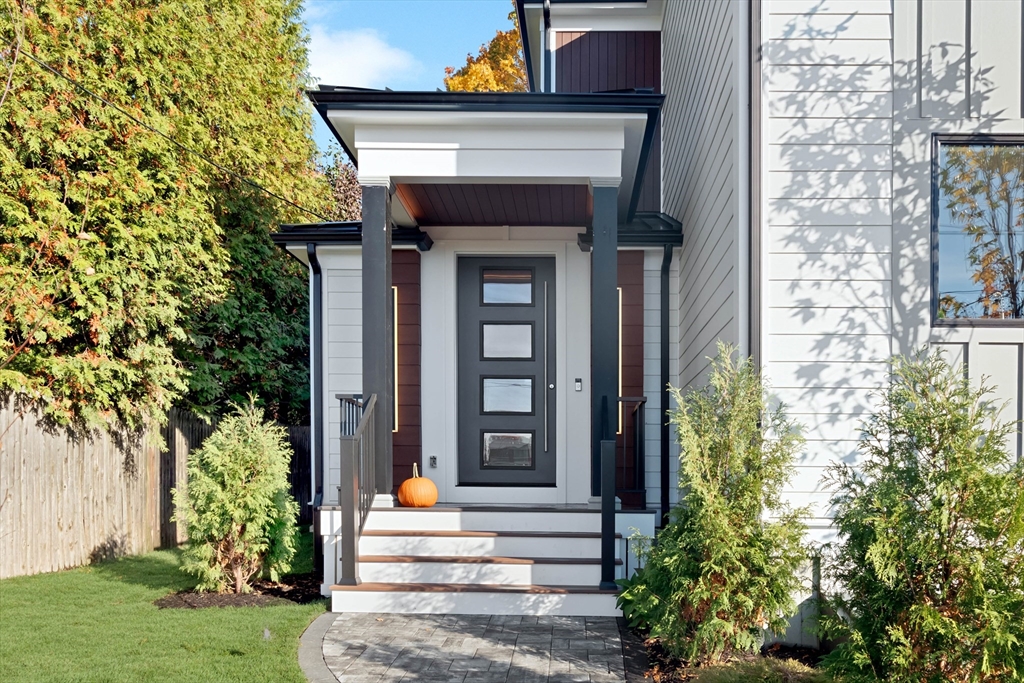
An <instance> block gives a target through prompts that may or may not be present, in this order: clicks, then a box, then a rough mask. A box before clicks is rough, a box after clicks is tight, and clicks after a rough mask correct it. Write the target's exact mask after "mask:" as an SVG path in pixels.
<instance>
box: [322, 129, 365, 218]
mask: <svg viewBox="0 0 1024 683" xmlns="http://www.w3.org/2000/svg"><path fill="white" fill-rule="evenodd" d="M319 170H320V172H321V173H322V174H323V175H324V177H325V178H326V179H327V184H328V185H329V186H330V188H331V202H330V207H329V208H328V209H327V212H328V216H329V217H330V219H331V220H335V221H357V220H359V219H360V218H361V217H362V214H363V188H362V187H361V186H360V185H359V175H358V173H357V171H356V168H355V166H353V165H352V162H351V161H349V159H348V156H347V155H346V154H345V152H344V150H342V149H341V146H340V145H338V144H337V143H336V142H331V143H330V146H329V147H328V149H327V154H325V155H324V157H323V158H322V159H321V160H320V163H319Z"/></svg>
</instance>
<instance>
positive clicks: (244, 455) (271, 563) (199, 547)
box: [173, 401, 298, 593]
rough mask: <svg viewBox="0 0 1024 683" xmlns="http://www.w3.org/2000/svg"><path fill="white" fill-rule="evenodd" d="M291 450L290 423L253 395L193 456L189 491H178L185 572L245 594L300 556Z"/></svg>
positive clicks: (211, 586)
mask: <svg viewBox="0 0 1024 683" xmlns="http://www.w3.org/2000/svg"><path fill="white" fill-rule="evenodd" d="M291 457H292V449H291V447H290V446H289V445H288V434H287V431H286V430H285V428H284V427H282V426H280V425H277V424H273V423H270V422H266V421H264V414H263V409H262V408H258V407H257V406H256V405H255V401H250V403H249V405H247V406H245V407H241V406H235V410H234V412H233V413H232V414H230V415H228V416H227V417H225V418H224V419H223V420H221V422H220V425H219V426H218V427H217V430H216V431H215V432H214V433H213V434H212V435H211V436H210V437H209V438H208V439H207V440H206V441H205V442H204V443H203V446H202V448H200V449H198V450H196V451H194V452H192V453H190V454H189V457H188V485H187V486H186V491H174V492H173V493H174V503H175V506H176V507H177V509H178V513H177V520H178V521H183V522H185V524H186V525H187V529H188V532H187V533H188V547H187V548H186V549H185V552H184V555H183V557H182V570H183V571H185V572H188V573H190V574H194V575H196V576H197V577H198V578H199V584H198V586H197V588H198V589H199V590H204V591H207V590H208V591H218V592H222V593H223V592H227V591H228V590H233V591H234V592H235V593H247V592H249V591H250V590H251V587H250V586H249V581H250V580H251V579H252V578H253V577H254V576H257V575H261V574H262V573H264V572H266V573H267V574H269V576H270V578H271V579H272V580H274V581H277V580H278V576H279V574H281V573H283V572H286V571H288V570H289V568H290V562H291V559H292V556H293V555H294V554H295V518H296V516H297V515H298V505H297V504H296V503H295V499H294V498H292V496H291V494H290V493H288V463H289V461H290V460H291Z"/></svg>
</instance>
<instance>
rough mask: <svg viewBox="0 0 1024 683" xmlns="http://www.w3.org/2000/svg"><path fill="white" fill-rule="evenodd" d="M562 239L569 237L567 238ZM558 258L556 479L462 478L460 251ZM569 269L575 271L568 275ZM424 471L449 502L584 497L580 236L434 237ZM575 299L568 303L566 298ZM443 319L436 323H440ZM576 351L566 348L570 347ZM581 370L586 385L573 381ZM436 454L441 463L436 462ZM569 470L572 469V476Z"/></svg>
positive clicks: (584, 325)
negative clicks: (536, 483)
mask: <svg viewBox="0 0 1024 683" xmlns="http://www.w3.org/2000/svg"><path fill="white" fill-rule="evenodd" d="M563 239H564V238H563ZM460 256H495V257H510V256H511V257H515V256H523V257H545V256H546V257H553V258H554V259H555V294H554V296H553V300H554V301H553V303H554V306H555V363H556V366H555V367H556V371H555V378H554V381H555V383H556V384H555V424H556V429H555V443H554V448H555V456H556V467H555V486H554V487H517V486H508V487H496V486H459V485H458V460H457V458H458V452H457V448H458V414H457V413H458V408H457V406H458V400H457V399H458V395H457V382H456V378H457V372H458V306H457V288H458V270H457V265H458V258H459V257H460ZM567 274H568V275H571V277H567ZM420 291H421V301H422V309H421V318H422V335H421V336H422V342H421V343H422V346H421V354H422V355H421V368H422V371H421V372H422V381H421V387H422V389H421V390H422V392H423V393H422V404H423V413H422V423H423V462H424V475H425V476H428V477H430V478H431V479H433V480H434V482H435V483H436V484H437V486H438V489H439V492H440V499H441V501H442V502H446V503H526V504H548V505H550V504H563V503H583V504H585V503H586V502H587V501H588V499H589V477H590V391H589V383H590V306H589V301H590V299H589V297H590V258H589V254H586V253H583V252H581V251H580V249H579V247H578V246H577V245H576V242H575V241H571V242H569V241H562V240H561V239H560V240H558V241H555V240H552V241H540V240H528V241H527V240H523V241H519V240H507V241H506V240H500V241H499V240H489V241H487V240H476V241H462V240H459V241H455V240H451V241H449V240H436V241H435V242H434V246H433V248H431V250H430V251H429V252H426V253H424V254H423V255H422V261H421V290H420ZM569 301H572V302H573V305H572V306H571V307H570V306H568V305H567V302H569ZM428 321H440V324H437V325H435V324H434V322H428ZM569 347H571V348H572V353H571V354H568V353H567V348H569ZM576 377H581V378H583V380H584V390H583V391H581V392H576V391H575V390H574V386H573V380H574V378H576ZM431 456H437V462H438V466H437V468H431V467H430V458H431ZM567 471H571V472H573V477H572V481H569V480H568V479H567V475H566V473H567Z"/></svg>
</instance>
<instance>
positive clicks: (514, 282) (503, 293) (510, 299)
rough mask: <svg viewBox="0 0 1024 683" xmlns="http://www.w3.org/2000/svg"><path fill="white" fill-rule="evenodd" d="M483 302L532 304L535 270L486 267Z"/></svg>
mask: <svg viewBox="0 0 1024 683" xmlns="http://www.w3.org/2000/svg"><path fill="white" fill-rule="evenodd" d="M483 302H484V303H485V304H532V303H533V271H532V270H506V269H504V268H502V269H501V270H497V269H493V270H492V269H488V268H484V271H483Z"/></svg>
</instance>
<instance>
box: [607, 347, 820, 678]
mask: <svg viewBox="0 0 1024 683" xmlns="http://www.w3.org/2000/svg"><path fill="white" fill-rule="evenodd" d="M672 392H673V395H674V397H675V405H676V406H677V407H676V408H674V409H673V410H672V411H671V412H670V419H671V422H672V424H673V425H674V426H675V431H676V436H677V438H678V440H679V444H680V446H681V453H680V456H679V462H680V468H679V487H680V493H681V498H682V499H681V501H680V504H679V505H678V507H676V508H675V509H673V510H672V516H671V520H670V522H669V523H668V524H667V525H666V526H665V528H664V529H663V530H662V531H661V533H660V534H659V535H658V537H657V542H656V543H655V544H654V545H652V546H650V547H649V548H648V549H645V550H643V551H642V552H643V556H642V560H643V562H644V567H643V568H642V569H641V570H640V571H638V572H637V573H636V574H635V575H634V576H633V578H632V579H629V580H626V581H623V582H621V583H622V586H623V592H622V594H621V595H620V599H619V603H620V606H621V607H622V609H623V612H624V614H625V616H626V617H627V618H628V619H629V621H630V623H631V625H632V626H634V627H637V626H639V627H645V628H648V629H649V630H650V634H651V636H652V637H656V638H659V639H660V640H661V641H662V644H663V645H664V647H665V648H666V649H667V650H668V651H669V652H670V653H671V654H673V655H675V656H677V657H680V658H681V659H684V660H686V661H687V662H689V663H690V664H709V663H714V662H718V661H721V660H722V658H723V656H724V655H727V654H729V653H733V652H737V651H746V652H749V651H753V650H756V649H757V648H758V647H759V646H760V644H761V642H762V641H763V635H764V632H765V630H768V631H771V632H773V633H781V632H782V631H784V630H785V628H786V625H787V618H788V617H789V616H791V615H792V614H794V613H795V611H796V604H795V602H794V599H793V596H794V594H795V593H796V592H797V591H798V589H799V588H800V587H801V581H800V578H799V575H798V570H799V569H800V567H801V565H802V564H803V563H804V562H805V560H806V559H807V554H806V551H805V549H804V547H803V545H802V538H803V534H804V529H805V526H804V524H803V522H802V518H803V516H804V515H805V512H804V511H803V510H793V509H790V508H789V507H788V506H787V505H786V504H785V503H784V502H783V501H782V497H781V493H782V489H783V487H784V486H785V485H786V482H787V481H788V479H789V477H790V474H791V472H792V465H793V460H794V457H795V455H796V453H797V452H798V451H799V450H800V448H801V446H802V444H803V439H802V438H801V436H800V435H799V433H798V430H797V428H796V425H795V424H794V422H792V421H791V420H790V419H789V418H787V417H786V414H785V411H784V408H783V407H782V406H778V407H773V406H772V405H771V404H770V403H769V401H768V397H767V394H766V392H765V387H764V384H763V383H762V379H761V376H760V373H759V372H758V371H757V370H756V369H755V368H754V366H753V364H752V363H751V361H750V360H749V359H746V358H742V359H741V358H738V357H737V352H736V349H734V348H732V347H730V346H727V345H724V344H722V343H719V345H718V356H717V358H715V359H714V360H712V364H711V372H710V376H709V379H708V385H707V387H706V388H704V389H701V390H698V391H692V392H690V393H689V394H687V395H686V396H685V397H684V396H683V395H682V394H681V393H680V392H679V391H678V390H677V389H673V390H672Z"/></svg>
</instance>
